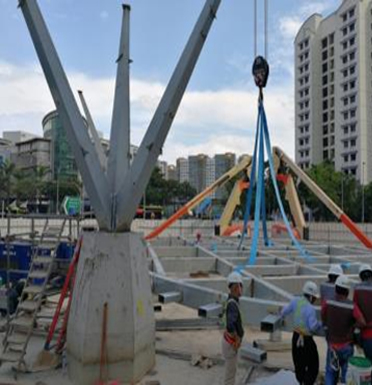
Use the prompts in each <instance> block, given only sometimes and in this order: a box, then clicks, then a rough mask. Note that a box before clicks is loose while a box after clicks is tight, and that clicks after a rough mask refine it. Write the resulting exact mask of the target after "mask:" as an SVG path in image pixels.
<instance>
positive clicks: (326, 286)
mask: <svg viewBox="0 0 372 385" xmlns="http://www.w3.org/2000/svg"><path fill="white" fill-rule="evenodd" d="M342 274H344V271H343V270H342V267H341V266H340V265H336V264H332V265H331V267H330V268H329V271H328V281H327V282H324V283H322V284H321V285H320V302H321V303H322V304H323V303H324V302H325V301H327V299H334V298H335V282H336V279H337V278H338V277H339V276H340V275H342Z"/></svg>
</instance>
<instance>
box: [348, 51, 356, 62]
mask: <svg viewBox="0 0 372 385" xmlns="http://www.w3.org/2000/svg"><path fill="white" fill-rule="evenodd" d="M349 59H350V60H354V59H355V52H351V54H350V55H349Z"/></svg>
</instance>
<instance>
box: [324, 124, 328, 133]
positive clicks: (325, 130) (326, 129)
mask: <svg viewBox="0 0 372 385" xmlns="http://www.w3.org/2000/svg"><path fill="white" fill-rule="evenodd" d="M327 134H328V126H323V135H327Z"/></svg>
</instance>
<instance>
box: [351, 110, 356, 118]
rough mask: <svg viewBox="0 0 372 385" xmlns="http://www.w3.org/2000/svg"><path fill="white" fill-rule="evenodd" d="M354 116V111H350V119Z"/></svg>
mask: <svg viewBox="0 0 372 385" xmlns="http://www.w3.org/2000/svg"><path fill="white" fill-rule="evenodd" d="M355 116H356V110H351V111H350V117H351V118H355Z"/></svg>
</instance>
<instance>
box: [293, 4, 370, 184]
mask: <svg viewBox="0 0 372 385" xmlns="http://www.w3.org/2000/svg"><path fill="white" fill-rule="evenodd" d="M371 55H372V0H343V1H342V4H341V5H340V7H339V8H338V9H337V10H336V11H335V12H334V13H332V14H331V15H330V16H328V17H327V18H323V17H322V16H321V15H319V14H315V15H313V16H311V17H310V18H309V19H308V20H307V21H306V22H305V23H304V24H303V25H302V27H301V28H300V30H299V32H298V34H297V36H296V39H295V80H296V83H295V125H296V131H295V140H296V143H295V149H296V163H297V164H298V165H299V166H300V167H302V168H308V167H309V166H310V165H311V164H318V163H320V162H322V161H325V160H328V161H330V162H333V164H334V166H335V169H336V170H338V171H341V170H342V171H343V172H345V173H347V174H352V175H355V176H356V178H357V179H358V180H359V181H360V182H361V183H363V184H366V183H368V182H370V181H371V180H372V56H371Z"/></svg>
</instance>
